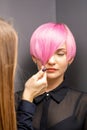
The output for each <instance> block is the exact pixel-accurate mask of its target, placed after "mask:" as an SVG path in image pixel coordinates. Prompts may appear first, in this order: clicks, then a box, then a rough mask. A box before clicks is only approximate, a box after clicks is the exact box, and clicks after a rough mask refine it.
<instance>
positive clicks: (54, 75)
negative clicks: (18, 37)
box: [22, 44, 73, 102]
mask: <svg viewBox="0 0 87 130" xmlns="http://www.w3.org/2000/svg"><path fill="white" fill-rule="evenodd" d="M32 59H33V61H34V62H35V63H36V64H37V66H38V70H39V72H37V73H36V74H35V75H33V76H32V77H31V78H30V79H29V80H28V81H27V82H26V83H25V89H24V92H23V97H22V98H23V99H24V100H27V101H29V102H33V99H34V98H35V97H37V96H39V95H41V94H43V93H44V92H49V91H51V90H53V89H55V88H56V87H58V86H59V85H60V84H61V83H62V82H63V79H64V74H65V72H66V70H67V67H68V65H70V64H71V63H72V62H73V58H71V59H70V60H67V50H66V44H63V45H62V46H61V47H60V48H59V49H58V50H57V51H56V52H55V53H54V54H53V55H52V57H51V58H50V59H49V60H48V62H47V63H46V64H45V67H46V68H47V70H46V71H45V72H43V71H42V68H43V67H44V66H42V64H41V62H40V60H38V59H37V58H35V57H32Z"/></svg>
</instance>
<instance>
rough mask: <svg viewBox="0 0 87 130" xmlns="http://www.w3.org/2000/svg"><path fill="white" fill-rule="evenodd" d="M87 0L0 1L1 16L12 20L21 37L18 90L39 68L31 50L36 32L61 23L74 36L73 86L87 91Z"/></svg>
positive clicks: (71, 78)
mask: <svg viewBox="0 0 87 130" xmlns="http://www.w3.org/2000/svg"><path fill="white" fill-rule="evenodd" d="M86 12H87V1H86V0H73V1H72V0H0V17H2V18H4V19H6V20H7V21H9V22H10V23H11V24H12V25H13V26H14V28H15V29H16V31H17V32H18V36H19V43H18V62H17V69H16V76H15V92H17V91H20V90H22V89H23V87H24V83H25V81H26V80H27V79H28V78H29V77H30V76H31V75H32V74H34V73H36V72H37V68H36V66H35V64H34V63H33V61H32V59H31V57H30V54H29V53H30V52H29V40H30V37H31V35H32V33H33V31H34V30H35V29H36V28H37V27H38V26H40V25H41V24H43V23H46V22H62V23H65V24H67V25H68V27H69V28H70V29H71V31H72V33H73V34H74V36H75V39H76V43H77V55H76V58H75V60H74V62H73V64H72V65H71V66H70V67H69V70H68V72H67V80H69V84H70V85H72V87H74V88H77V89H80V90H82V91H85V92H87V68H86V67H87V13H86Z"/></svg>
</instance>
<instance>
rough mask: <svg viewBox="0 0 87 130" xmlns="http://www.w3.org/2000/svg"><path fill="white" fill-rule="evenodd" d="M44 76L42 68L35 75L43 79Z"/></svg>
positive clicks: (36, 77) (37, 78)
mask: <svg viewBox="0 0 87 130" xmlns="http://www.w3.org/2000/svg"><path fill="white" fill-rule="evenodd" d="M43 76H44V72H43V71H42V70H40V71H39V72H37V73H36V74H35V75H34V78H35V79H36V80H39V79H41V78H42V77H43Z"/></svg>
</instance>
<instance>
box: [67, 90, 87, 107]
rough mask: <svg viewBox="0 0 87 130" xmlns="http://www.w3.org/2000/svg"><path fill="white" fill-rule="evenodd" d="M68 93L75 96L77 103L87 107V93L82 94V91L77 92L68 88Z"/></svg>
mask: <svg viewBox="0 0 87 130" xmlns="http://www.w3.org/2000/svg"><path fill="white" fill-rule="evenodd" d="M69 91H70V93H71V94H72V95H73V96H76V97H77V99H78V102H79V103H80V104H83V105H87V92H84V91H82V90H77V89H74V88H69Z"/></svg>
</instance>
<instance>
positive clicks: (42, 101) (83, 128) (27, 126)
mask: <svg viewBox="0 0 87 130" xmlns="http://www.w3.org/2000/svg"><path fill="white" fill-rule="evenodd" d="M17 121H18V130H33V129H34V130H87V93H84V92H81V91H77V90H75V89H72V88H70V87H68V85H67V84H66V83H65V82H63V83H62V84H61V85H60V86H58V87H57V88H56V89H54V90H52V91H50V92H49V93H44V94H43V95H41V96H39V97H37V98H36V99H35V100H34V102H33V103H30V102H28V101H24V100H21V102H20V103H19V106H18V109H17ZM21 128H22V129H21Z"/></svg>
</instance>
